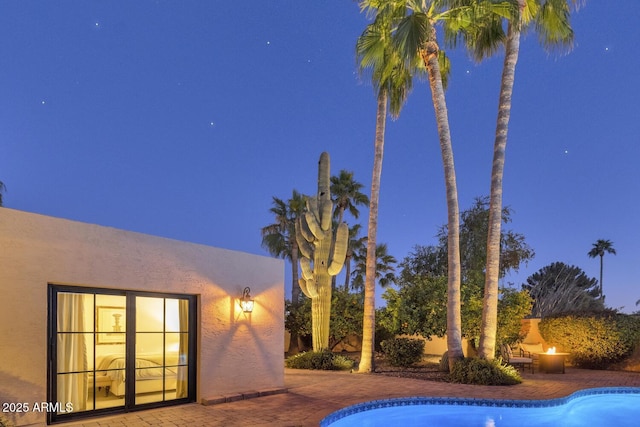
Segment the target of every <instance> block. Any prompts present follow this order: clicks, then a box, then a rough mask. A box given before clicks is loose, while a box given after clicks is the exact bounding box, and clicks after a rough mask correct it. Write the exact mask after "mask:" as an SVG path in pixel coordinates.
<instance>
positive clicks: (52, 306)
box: [47, 283, 198, 424]
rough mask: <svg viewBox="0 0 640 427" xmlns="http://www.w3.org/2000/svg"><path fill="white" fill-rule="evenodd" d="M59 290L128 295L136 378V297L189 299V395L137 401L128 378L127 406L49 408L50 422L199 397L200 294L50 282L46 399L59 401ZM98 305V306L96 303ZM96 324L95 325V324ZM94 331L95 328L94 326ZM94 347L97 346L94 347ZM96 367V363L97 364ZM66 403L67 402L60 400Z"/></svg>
mask: <svg viewBox="0 0 640 427" xmlns="http://www.w3.org/2000/svg"><path fill="white" fill-rule="evenodd" d="M60 292H71V293H83V294H93V295H94V297H95V295H96V294H101V295H118V296H124V297H126V300H127V304H126V318H127V324H126V328H125V330H126V332H125V333H126V345H125V349H126V350H125V351H126V360H127V363H126V368H125V372H126V378H135V374H134V372H135V363H133V362H130V361H134V360H135V339H136V338H135V335H136V328H135V298H136V297H138V296H142V297H153V298H176V299H184V300H188V301H189V349H188V355H187V366H188V390H187V397H184V398H180V399H173V400H167V401H163V402H152V403H144V404H136V403H135V397H136V396H135V381H129V382H127V383H126V385H125V387H126V393H125V404H124V406H118V407H114V408H103V409H91V410H87V411H82V412H77V413H74V412H69V413H60V414H58V413H56V412H47V424H55V423H59V422H66V421H71V420H76V419H82V418H93V417H98V416H105V415H112V414H121V413H126V412H133V411H138V410H143V409H151V408H159V407H166V406H174V405H180V404H184V403H191V402H195V400H196V367H197V365H196V352H197V348H196V343H197V335H198V333H197V331H198V329H197V328H198V311H197V310H198V307H197V295H193V294H177V293H165V292H146V291H134V290H126V289H109V288H96V287H84V286H72V285H58V284H53V283H49V286H48V290H47V293H48V295H47V300H48V313H47V342H48V345H47V401H48V402H52V403H55V402H57V313H58V298H57V295H58V293H60ZM94 309H95V307H94ZM94 328H95V325H94ZM94 333H95V329H94ZM94 351H95V350H94ZM94 369H95V366H94ZM58 404H61V405H62V407H64V405H65V402H58Z"/></svg>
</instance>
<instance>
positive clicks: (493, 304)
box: [478, 24, 520, 360]
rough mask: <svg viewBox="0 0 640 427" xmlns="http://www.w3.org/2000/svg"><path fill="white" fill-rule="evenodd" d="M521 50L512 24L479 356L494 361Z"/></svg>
mask: <svg viewBox="0 0 640 427" xmlns="http://www.w3.org/2000/svg"><path fill="white" fill-rule="evenodd" d="M519 51H520V32H519V31H518V30H517V28H515V26H513V25H511V24H509V29H508V36H507V42H506V45H505V57H504V65H503V68H502V81H501V85H500V101H499V102H500V104H499V105H498V120H497V124H496V137H495V141H494V145H493V166H492V168H491V194H490V199H489V232H488V236H487V265H486V275H485V283H484V304H483V307H482V326H481V330H480V346H479V347H480V348H479V350H478V355H479V356H480V357H482V358H485V359H489V360H492V359H493V358H494V357H495V353H496V331H497V328H498V281H499V279H500V235H501V233H500V231H501V230H500V228H501V226H502V177H503V174H504V159H505V150H506V148H507V133H508V129H509V118H510V116H511V95H512V94H513V84H514V81H515V73H516V63H517V62H518V54H519Z"/></svg>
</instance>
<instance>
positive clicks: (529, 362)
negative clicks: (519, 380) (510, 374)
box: [500, 344, 533, 374]
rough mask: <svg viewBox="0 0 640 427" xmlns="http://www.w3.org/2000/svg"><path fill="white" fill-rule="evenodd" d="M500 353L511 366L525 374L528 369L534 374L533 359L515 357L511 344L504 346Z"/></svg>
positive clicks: (501, 347)
mask: <svg viewBox="0 0 640 427" xmlns="http://www.w3.org/2000/svg"><path fill="white" fill-rule="evenodd" d="M500 352H501V353H502V359H503V360H504V361H505V362H507V363H508V364H509V365H511V366H513V367H515V368H517V369H522V371H523V372H524V370H525V369H526V368H529V369H531V373H532V374H533V359H532V358H531V357H524V356H514V355H513V351H512V350H511V346H510V345H509V344H502V345H501V346H500Z"/></svg>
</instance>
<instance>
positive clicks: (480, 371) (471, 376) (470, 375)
mask: <svg viewBox="0 0 640 427" xmlns="http://www.w3.org/2000/svg"><path fill="white" fill-rule="evenodd" d="M449 379H450V380H451V382H454V383H461V384H478V385H515V384H520V383H521V382H522V377H520V374H519V373H518V371H517V370H516V369H515V368H514V367H513V366H510V365H506V364H504V363H502V359H500V358H497V359H494V360H487V359H479V358H477V357H472V358H466V359H462V360H460V361H458V362H456V363H455V364H454V365H453V370H452V371H451V373H450V374H449Z"/></svg>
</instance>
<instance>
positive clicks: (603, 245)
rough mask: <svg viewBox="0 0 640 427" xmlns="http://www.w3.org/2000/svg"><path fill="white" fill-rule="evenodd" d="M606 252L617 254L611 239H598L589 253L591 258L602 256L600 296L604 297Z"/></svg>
mask: <svg viewBox="0 0 640 427" xmlns="http://www.w3.org/2000/svg"><path fill="white" fill-rule="evenodd" d="M605 253H607V254H613V255H615V254H616V250H615V249H614V248H613V242H612V241H611V240H604V239H598V240H596V242H595V243H594V244H593V247H592V248H591V250H590V251H589V253H588V254H587V255H589V257H590V258H595V257H597V256H599V257H600V290H599V291H600V298H604V297H603V296H602V267H603V260H604V254H605Z"/></svg>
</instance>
